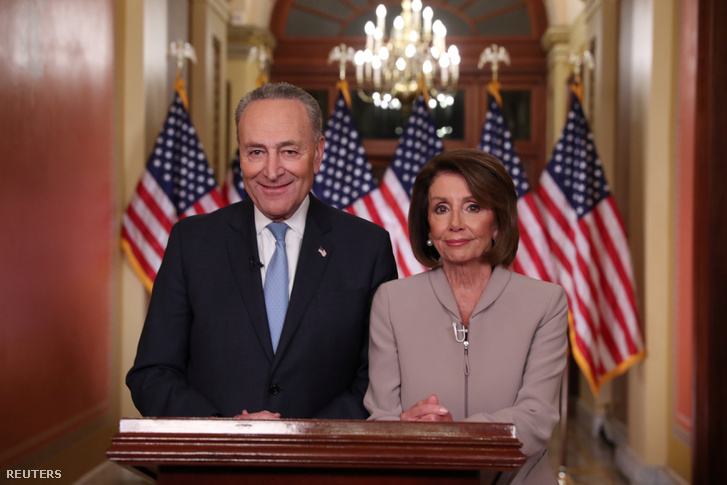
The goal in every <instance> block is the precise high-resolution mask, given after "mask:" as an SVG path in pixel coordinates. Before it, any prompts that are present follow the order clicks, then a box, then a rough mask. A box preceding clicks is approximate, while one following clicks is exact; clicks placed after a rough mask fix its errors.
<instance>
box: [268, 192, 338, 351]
mask: <svg viewBox="0 0 727 485" xmlns="http://www.w3.org/2000/svg"><path fill="white" fill-rule="evenodd" d="M310 199H311V201H310V206H309V207H308V215H307V216H306V222H305V233H304V234H303V241H302V244H301V247H300V255H299V256H298V267H297V268H296V270H295V281H294V282H293V291H292V293H291V295H290V302H289V303H288V312H287V314H286V315H285V324H284V325H283V333H282V334H281V335H280V342H279V343H278V351H277V353H276V354H275V357H276V358H275V361H276V362H277V361H279V358H280V356H282V355H283V354H284V353H285V351H286V349H287V348H288V346H289V344H290V342H291V340H292V339H293V336H294V335H295V332H296V330H297V329H298V326H299V325H300V322H301V320H302V318H303V315H304V314H305V312H306V311H307V310H308V307H309V306H310V305H311V301H312V300H313V297H314V295H315V293H316V290H317V288H318V284H319V282H320V280H321V278H323V274H324V273H325V270H326V266H327V265H328V261H329V260H330V258H331V254H332V253H333V251H334V249H335V248H334V247H333V243H332V242H331V241H330V239H329V238H328V237H327V233H328V232H329V231H330V230H331V222H330V219H329V217H328V210H330V209H328V208H327V207H326V206H325V204H323V202H321V201H319V200H318V199H316V198H315V197H313V196H312V195H311V196H310Z"/></svg>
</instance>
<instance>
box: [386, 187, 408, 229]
mask: <svg viewBox="0 0 727 485" xmlns="http://www.w3.org/2000/svg"><path fill="white" fill-rule="evenodd" d="M379 189H380V190H381V196H382V197H383V198H384V200H386V203H387V204H388V205H389V207H390V208H391V210H392V212H393V213H394V215H395V216H396V218H397V220H398V221H399V224H401V227H402V228H404V234H405V235H406V239H407V240H408V239H409V230H408V227H409V225H408V223H407V221H406V216H405V215H404V212H403V211H402V210H401V207H400V206H399V204H398V203H397V202H396V198H395V197H394V194H392V193H391V190H389V186H388V185H387V184H386V183H385V182H384V183H382V184H381V187H379Z"/></svg>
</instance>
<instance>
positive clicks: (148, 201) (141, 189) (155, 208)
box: [136, 183, 174, 233]
mask: <svg viewBox="0 0 727 485" xmlns="http://www.w3.org/2000/svg"><path fill="white" fill-rule="evenodd" d="M136 195H138V196H139V198H140V199H141V200H142V201H143V202H144V205H145V206H146V208H147V209H149V212H151V213H152V214H153V215H154V218H155V219H156V220H157V222H159V224H160V225H161V226H162V227H163V228H164V230H166V231H167V233H169V232H171V231H172V226H173V225H174V222H173V221H170V220H169V218H168V217H167V215H166V214H165V213H164V211H163V210H162V208H161V207H159V204H157V201H156V200H155V199H154V197H152V195H151V194H150V193H149V192H148V191H147V190H146V187H145V186H144V184H141V183H140V184H139V185H138V186H137V187H136Z"/></svg>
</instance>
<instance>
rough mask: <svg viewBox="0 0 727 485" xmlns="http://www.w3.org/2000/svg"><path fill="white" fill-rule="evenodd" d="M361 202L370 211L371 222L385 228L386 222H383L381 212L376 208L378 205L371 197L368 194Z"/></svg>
mask: <svg viewBox="0 0 727 485" xmlns="http://www.w3.org/2000/svg"><path fill="white" fill-rule="evenodd" d="M361 201H362V202H363V203H364V205H365V206H366V209H367V210H368V211H369V217H370V218H371V222H373V223H374V224H378V225H379V226H381V227H384V222H383V221H382V220H381V216H380V215H379V211H378V209H377V208H376V204H375V203H374V201H373V200H372V199H371V195H370V194H366V195H365V196H363V198H362V199H361Z"/></svg>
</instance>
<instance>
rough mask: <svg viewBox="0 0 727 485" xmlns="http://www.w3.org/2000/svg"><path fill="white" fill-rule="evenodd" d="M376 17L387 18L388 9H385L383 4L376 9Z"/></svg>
mask: <svg viewBox="0 0 727 485" xmlns="http://www.w3.org/2000/svg"><path fill="white" fill-rule="evenodd" d="M376 17H377V18H379V19H380V18H386V7H384V5H383V4H381V3H380V4H379V6H378V7H376Z"/></svg>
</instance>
